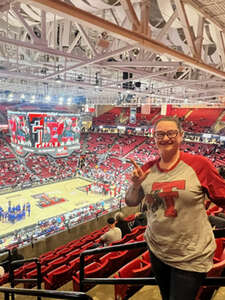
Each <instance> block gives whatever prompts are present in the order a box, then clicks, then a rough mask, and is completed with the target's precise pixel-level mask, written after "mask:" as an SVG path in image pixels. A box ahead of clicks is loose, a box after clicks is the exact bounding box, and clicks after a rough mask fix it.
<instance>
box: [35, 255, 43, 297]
mask: <svg viewBox="0 0 225 300" xmlns="http://www.w3.org/2000/svg"><path fill="white" fill-rule="evenodd" d="M36 263H37V288H38V290H41V282H42V275H41V264H40V261H39V260H37V262H36ZM37 300H41V296H37Z"/></svg>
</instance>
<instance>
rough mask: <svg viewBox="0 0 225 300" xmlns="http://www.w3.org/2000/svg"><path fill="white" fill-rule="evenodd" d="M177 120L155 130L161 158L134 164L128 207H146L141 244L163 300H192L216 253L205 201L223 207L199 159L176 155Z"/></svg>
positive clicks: (223, 186) (214, 177)
mask: <svg viewBox="0 0 225 300" xmlns="http://www.w3.org/2000/svg"><path fill="white" fill-rule="evenodd" d="M182 136H183V131H182V128H181V126H180V123H179V121H178V120H177V119H175V118H172V117H163V118H162V119H160V120H158V121H157V122H156V124H155V127H154V138H155V143H156V145H157V147H158V150H159V154H160V157H159V158H158V159H156V160H154V161H150V162H147V163H146V164H144V165H143V166H142V167H141V168H140V167H139V166H138V165H137V164H136V163H135V162H134V161H131V162H132V164H133V165H134V171H133V174H132V177H131V181H132V185H131V186H130V188H129V189H128V191H127V193H126V204H127V205H128V206H136V205H138V204H139V203H140V202H141V200H142V199H143V198H145V203H146V205H147V218H148V226H147V229H146V232H145V239H146V242H147V244H148V246H149V249H150V255H151V263H152V269H153V272H154V274H155V277H156V280H157V282H158V285H159V288H160V292H161V295H162V299H163V300H180V299H182V300H194V299H195V297H196V294H197V292H198V289H199V287H200V286H201V283H202V281H203V279H204V278H205V276H206V274H207V272H208V271H209V270H210V269H211V268H212V265H213V260H212V259H213V255H214V251H215V248H216V244H215V240H214V236H213V232H212V228H211V225H210V223H209V221H208V218H207V214H206V212H205V207H204V200H205V195H206V194H207V196H208V197H209V198H210V200H211V201H213V202H215V203H216V204H217V205H219V206H222V207H225V181H224V180H223V179H222V178H221V177H220V176H219V174H218V172H217V170H216V169H215V168H214V166H213V165H212V163H211V162H210V161H209V160H208V159H206V158H205V157H203V156H200V155H193V154H188V153H184V152H181V151H180V144H181V142H182Z"/></svg>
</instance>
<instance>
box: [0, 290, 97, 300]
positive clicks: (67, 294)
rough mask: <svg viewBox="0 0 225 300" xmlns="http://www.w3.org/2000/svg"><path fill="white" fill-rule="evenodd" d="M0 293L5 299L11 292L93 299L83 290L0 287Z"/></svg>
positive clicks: (54, 297)
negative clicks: (66, 290) (65, 290)
mask: <svg viewBox="0 0 225 300" xmlns="http://www.w3.org/2000/svg"><path fill="white" fill-rule="evenodd" d="M0 293H4V294H5V300H9V295H10V294H13V295H14V294H16V295H26V296H38V297H39V296H40V297H44V298H46V297H48V298H53V299H73V300H92V297H90V296H89V295H87V294H85V293H82V292H64V291H51V290H36V289H17V288H5V287H0Z"/></svg>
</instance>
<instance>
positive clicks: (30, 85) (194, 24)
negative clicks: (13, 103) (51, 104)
mask: <svg viewBox="0 0 225 300" xmlns="http://www.w3.org/2000/svg"><path fill="white" fill-rule="evenodd" d="M1 2H2V3H1V4H0V16H1V19H0V83H1V85H0V99H2V100H4V99H3V98H4V97H6V94H5V93H4V92H5V91H11V92H14V93H16V95H17V97H19V94H20V93H24V91H26V92H27V93H28V94H39V95H40V96H43V97H44V96H46V95H50V96H51V95H52V96H59V97H70V96H71V95H73V96H74V95H84V96H86V97H87V99H88V101H89V102H90V103H92V104H93V102H94V101H95V102H94V103H95V104H109V103H110V102H111V104H116V103H117V99H118V97H119V98H121V95H123V94H131V95H132V97H131V99H132V101H130V102H129V103H130V104H132V105H133V104H141V103H147V102H149V98H150V99H151V103H152V104H162V103H172V104H180V105H182V104H185V105H187V104H190V105H192V104H193V103H195V104H196V103H197V104H204V105H222V106H223V103H221V97H222V96H224V94H225V84H224V83H225V31H224V28H225V14H224V15H223V11H224V12H225V4H223V2H221V1H220V0H215V1H213V4H212V3H211V1H210V0H207V1H205V2H204V1H203V0H170V1H164V0H133V1H132V0H120V1H119V0H117V1H116V0H85V1H84V0H76V1H75V0H68V1H61V0H2V1H1ZM203 2H204V3H205V5H203ZM206 2H207V4H206ZM216 4H217V6H215V5H216ZM215 7H216V8H217V9H220V14H218V13H217V11H215V9H216V8H215ZM212 16H216V17H212Z"/></svg>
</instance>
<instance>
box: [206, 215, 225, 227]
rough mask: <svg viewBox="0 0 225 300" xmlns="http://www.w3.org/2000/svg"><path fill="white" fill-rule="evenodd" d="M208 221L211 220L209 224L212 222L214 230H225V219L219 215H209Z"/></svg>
mask: <svg viewBox="0 0 225 300" xmlns="http://www.w3.org/2000/svg"><path fill="white" fill-rule="evenodd" d="M223 215H224V214H223ZM224 216H225V215H224ZM208 219H209V222H210V224H211V226H212V227H213V229H221V228H225V217H221V216H219V214H218V215H216V216H213V215H209V216H208Z"/></svg>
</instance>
